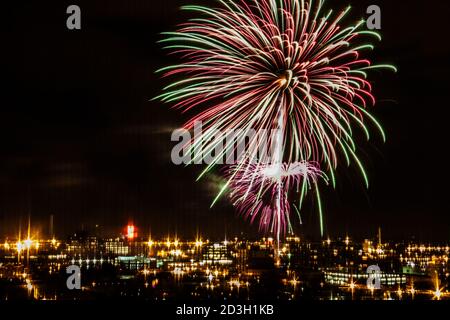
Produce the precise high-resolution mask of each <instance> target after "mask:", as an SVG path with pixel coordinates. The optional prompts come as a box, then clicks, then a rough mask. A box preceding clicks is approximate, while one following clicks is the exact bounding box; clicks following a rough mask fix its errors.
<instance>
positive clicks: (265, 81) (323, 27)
mask: <svg viewBox="0 0 450 320" xmlns="http://www.w3.org/2000/svg"><path fill="white" fill-rule="evenodd" d="M219 2H220V4H221V6H220V8H216V9H213V8H207V7H201V6H186V7H184V9H185V10H189V11H195V12H196V13H199V14H200V15H201V17H199V18H196V19H192V20H190V21H189V22H188V23H186V24H183V25H181V26H180V28H179V30H178V31H177V32H169V33H165V35H166V39H164V40H162V42H163V43H164V44H166V48H168V49H170V50H172V52H173V53H177V54H179V55H180V56H181V60H182V61H183V62H182V63H181V64H179V65H174V66H169V67H166V68H163V69H161V70H160V72H163V73H164V77H180V78H182V79H181V80H179V81H176V82H174V83H172V84H170V85H169V86H167V87H166V88H165V89H164V91H165V92H164V93H163V94H162V95H161V96H160V97H159V98H160V99H161V100H163V101H164V102H168V103H172V104H174V107H175V108H177V109H180V110H182V111H183V112H194V113H195V116H193V117H192V118H191V120H189V121H188V122H187V123H186V125H185V128H186V129H193V127H194V123H196V122H198V121H199V122H201V123H203V125H204V128H203V134H202V139H198V140H196V141H192V144H191V151H192V152H194V153H196V154H202V152H200V153H199V152H196V151H198V150H202V151H203V152H211V151H212V150H214V149H215V148H216V147H217V143H218V142H217V141H215V140H214V139H211V137H212V136H213V135H214V133H215V132H217V131H221V132H225V131H227V130H235V129H239V132H240V134H239V135H238V136H237V137H236V139H237V142H238V143H239V142H240V141H241V142H242V141H244V140H245V139H246V137H248V133H249V132H250V131H251V130H256V131H260V130H265V129H277V130H278V131H279V135H278V136H277V138H276V139H272V140H269V148H271V149H273V150H275V155H271V156H270V158H267V159H259V160H258V161H259V162H258V163H259V164H257V165H256V167H254V165H253V164H252V163H253V160H254V159H256V157H257V156H256V154H255V153H254V152H248V153H247V154H246V155H245V157H244V158H243V159H242V160H241V161H240V162H239V163H237V164H236V165H234V166H232V167H231V168H230V169H229V170H228V179H229V180H228V183H227V185H226V186H225V187H224V188H223V190H222V191H221V192H220V194H219V195H218V198H219V197H220V196H221V195H222V194H223V193H224V192H225V191H226V190H227V189H231V193H232V198H233V199H234V202H235V204H236V205H238V206H239V208H240V210H241V211H245V212H246V213H247V214H248V215H249V216H252V220H254V219H255V218H256V217H259V218H260V221H261V223H262V225H263V226H264V225H267V224H268V225H271V228H272V229H275V230H276V232H277V234H278V236H279V235H280V233H282V231H283V230H286V228H287V226H288V225H290V224H289V214H290V205H289V200H288V198H289V197H288V193H289V191H290V190H291V189H292V188H294V189H300V190H301V191H302V192H301V199H303V197H304V195H305V194H306V193H307V191H308V190H311V189H314V190H315V191H316V192H315V194H316V195H317V198H318V200H319V205H320V195H319V192H318V183H319V180H325V181H328V177H329V181H331V183H332V185H333V186H334V184H335V171H336V169H337V168H338V166H339V164H341V163H342V162H344V163H346V165H350V164H351V163H356V165H357V166H358V168H359V169H360V171H361V173H362V176H363V179H364V181H365V184H366V185H367V186H368V177H367V175H366V173H365V171H364V167H363V164H362V162H361V161H360V159H359V158H358V155H357V153H358V150H357V146H356V143H355V142H354V139H353V136H354V132H355V128H356V127H359V128H361V129H362V132H364V133H365V135H366V136H367V138H368V139H369V138H370V135H369V131H370V130H369V129H370V127H375V128H377V129H378V130H379V131H380V133H381V135H382V137H383V139H384V138H385V136H384V133H383V130H382V127H381V125H380V124H379V123H378V122H377V121H376V120H375V119H374V117H373V116H372V115H371V114H370V113H369V112H368V111H367V108H368V107H369V106H371V105H373V104H374V103H375V98H374V96H373V95H372V93H371V91H372V87H371V84H370V83H369V81H368V80H366V78H367V73H366V72H367V71H368V70H370V69H382V68H387V69H393V70H395V68H394V67H393V66H390V65H372V64H371V62H370V61H369V60H368V59H366V58H364V57H363V52H364V51H365V50H368V49H373V46H372V45H371V44H369V43H365V42H364V41H365V40H364V39H367V38H371V37H373V38H377V39H381V38H380V36H379V35H378V34H377V33H375V32H372V31H366V30H364V26H365V24H364V21H359V22H358V23H356V24H355V25H345V24H344V22H343V21H344V20H345V19H344V17H345V16H346V15H347V13H348V11H349V9H350V8H347V9H345V10H343V11H341V12H339V13H337V14H333V12H332V11H327V12H325V11H324V10H323V3H324V1H322V0H320V1H313V0H258V1H257V0H240V1H219ZM369 123H370V125H369ZM259 143H260V142H259V141H258V139H257V138H256V137H254V138H252V139H251V140H250V141H249V144H250V145H258V144H259ZM233 148H235V145H234V144H233V145H228V146H227V147H226V148H224V149H223V152H222V153H219V154H216V160H217V161H213V163H211V164H210V165H208V166H207V168H206V169H205V171H204V173H206V172H208V171H209V170H211V169H212V168H213V167H214V166H215V165H217V163H219V161H220V159H223V157H224V156H225V155H226V154H229V152H230V149H233ZM200 156H201V155H200ZM194 161H195V159H194ZM252 171H253V172H252ZM271 172H276V178H274V177H273V176H271V174H270V173H271ZM216 200H217V199H216ZM320 211H321V210H320ZM321 221H322V217H321ZM321 229H322V230H321V231H322V233H323V226H322V223H321Z"/></svg>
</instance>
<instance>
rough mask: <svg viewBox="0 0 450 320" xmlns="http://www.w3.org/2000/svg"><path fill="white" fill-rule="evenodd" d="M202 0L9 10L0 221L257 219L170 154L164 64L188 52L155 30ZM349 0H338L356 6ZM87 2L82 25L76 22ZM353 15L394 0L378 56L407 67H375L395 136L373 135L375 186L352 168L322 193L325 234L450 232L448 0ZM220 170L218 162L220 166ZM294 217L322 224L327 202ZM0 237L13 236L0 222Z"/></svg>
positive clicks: (112, 227) (180, 225) (441, 235)
mask: <svg viewBox="0 0 450 320" xmlns="http://www.w3.org/2000/svg"><path fill="white" fill-rule="evenodd" d="M202 2H203V3H208V2H209V3H210V4H211V5H212V4H214V1H195V0H164V1H160V0H122V1H111V0H104V1H97V0H96V1H92V0H90V1H70V2H68V1H33V2H32V4H31V3H28V2H24V1H20V0H19V1H15V5H14V6H13V7H8V8H6V9H5V10H4V13H5V14H6V15H7V18H6V20H3V23H4V24H5V26H4V27H2V45H1V61H2V68H1V70H2V71H1V74H2V78H3V80H4V81H3V82H4V84H3V85H2V95H1V109H0V235H4V234H8V235H10V236H11V235H13V234H14V233H15V232H17V230H18V226H19V221H20V220H22V224H23V225H24V224H25V222H26V219H27V216H28V215H29V214H30V215H31V217H32V222H33V225H34V226H35V227H36V228H38V229H40V232H41V233H42V234H46V232H48V220H49V215H50V214H53V215H54V216H55V228H56V231H57V234H58V235H59V236H61V237H63V236H66V235H67V234H69V233H70V232H74V231H76V230H79V229H81V228H82V226H83V227H84V228H85V229H90V228H92V226H93V225H95V224H98V225H99V226H100V229H101V230H103V231H104V233H111V232H115V233H117V232H119V231H120V229H121V228H122V227H123V226H125V225H126V224H127V222H129V221H134V222H135V223H136V224H137V225H138V227H139V228H140V230H141V231H143V232H145V233H147V232H148V231H149V230H151V232H152V234H154V235H164V234H167V233H168V232H170V233H172V234H173V233H175V232H177V233H178V234H179V235H181V236H185V237H191V236H194V235H195V234H196V232H197V230H200V231H201V232H202V233H203V234H205V235H209V236H211V237H222V236H224V235H225V234H227V235H229V236H234V235H236V234H239V233H240V232H243V233H244V234H246V235H248V236H249V237H252V236H254V235H256V234H257V228H255V227H250V226H248V223H247V222H245V221H243V220H242V219H241V218H240V217H238V216H236V213H235V210H234V209H233V208H232V207H231V206H230V204H229V201H228V200H227V198H224V199H223V200H222V201H221V202H220V203H219V204H218V205H217V206H216V207H214V208H213V209H209V206H210V204H211V202H212V200H213V199H214V197H215V195H216V193H217V191H218V189H217V185H218V183H219V182H220V176H219V175H211V176H209V177H207V178H206V179H205V180H203V181H200V182H197V183H196V182H195V178H196V176H197V174H198V173H199V172H200V171H201V169H202V167H192V168H184V167H177V166H174V165H173V164H172V163H171V160H170V150H171V148H172V146H173V144H172V143H171V142H170V135H171V132H172V130H174V129H176V128H178V127H180V126H181V125H182V124H183V120H184V118H183V117H182V116H181V115H180V114H179V112H178V111H174V110H171V109H170V106H169V105H164V104H162V103H160V102H154V101H150V99H151V98H153V97H155V96H156V95H157V94H158V93H159V92H160V90H161V89H162V87H163V85H164V84H167V82H166V81H161V80H160V79H159V76H158V75H156V74H155V72H154V71H155V70H157V69H158V68H160V67H162V66H166V65H169V64H171V63H174V62H177V61H178V60H177V59H176V58H175V57H168V56H167V52H165V51H164V50H162V48H161V45H159V44H157V43H156V42H157V41H158V40H160V39H162V36H161V35H160V32H162V31H171V30H174V29H175V28H176V24H177V23H180V22H183V21H184V20H185V19H186V15H185V13H182V12H180V10H179V7H180V5H182V4H191V3H202ZM351 2H352V0H343V1H328V6H329V7H335V8H336V9H340V8H344V7H345V6H346V5H347V4H349V3H351ZM70 4H77V5H79V6H80V7H81V11H82V30H80V31H69V30H67V28H66V18H67V14H66V8H67V6H68V5H70ZM351 4H353V9H352V13H351V17H352V18H354V19H349V20H347V21H349V22H354V21H356V20H358V19H359V18H361V17H363V16H365V8H367V6H368V5H369V4H378V5H380V6H381V9H382V30H381V32H382V35H383V41H382V42H381V43H379V44H377V49H376V50H375V51H374V52H373V53H372V54H371V58H373V60H375V61H376V62H380V63H393V64H395V65H396V66H397V67H398V68H399V72H398V73H397V74H394V73H391V72H389V71H383V72H374V73H373V74H372V75H373V76H372V78H371V79H372V80H373V84H374V88H375V94H376V96H377V98H378V104H377V106H376V107H375V108H374V109H372V112H373V114H374V115H375V116H376V117H378V118H379V119H380V120H381V122H382V123H383V124H384V127H385V129H386V132H387V134H388V141H387V143H386V144H383V143H382V142H381V139H379V138H377V137H376V135H375V136H374V139H373V141H371V143H369V144H367V143H364V142H363V144H362V150H361V154H362V158H363V159H364V161H365V163H366V167H367V171H368V172H369V178H370V181H371V187H370V189H369V190H366V189H365V188H364V186H363V185H364V184H363V181H362V179H361V178H360V177H359V176H358V174H357V172H356V169H355V168H351V169H347V168H346V167H345V166H344V167H341V168H340V169H339V171H338V186H337V190H330V191H325V192H324V194H323V202H324V214H325V223H326V230H327V234H329V235H331V236H339V235H345V234H346V233H348V234H349V235H352V236H356V237H367V236H375V233H376V230H377V228H378V226H382V228H383V234H384V236H385V237H386V238H392V239H409V238H411V237H412V236H416V237H417V238H419V239H427V240H428V239H429V240H445V239H447V240H448V239H449V238H450V237H449V236H450V214H449V213H450V205H449V195H448V192H449V187H448V182H449V178H450V177H449V172H448V163H449V160H450V159H449V155H448V154H449V153H448V152H447V148H448V146H449V143H448V141H449V137H450V133H449V130H448V128H449V123H450V122H449V118H448V116H447V114H448V111H447V108H448V107H449V103H448V94H449V89H450V88H449V85H448V84H449V81H448V79H449V76H448V75H449V74H450V45H449V41H448V31H449V29H450V28H449V26H448V23H449V22H448V12H450V3H449V2H448V1H442V0H429V1H427V2H426V6H424V5H423V2H422V1H391V0H386V1H365V0H364V1H361V0H357V1H356V0H353V3H351ZM216 173H217V174H219V173H220V172H219V171H216ZM303 222H304V225H303V226H301V227H299V228H298V230H299V231H300V232H301V234H302V235H303V234H305V235H308V236H315V237H317V236H318V235H319V227H318V218H317V211H316V210H315V208H314V207H312V206H311V208H306V210H305V211H304V212H303ZM0 237H1V236H0Z"/></svg>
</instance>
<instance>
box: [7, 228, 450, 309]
mask: <svg viewBox="0 0 450 320" xmlns="http://www.w3.org/2000/svg"><path fill="white" fill-rule="evenodd" d="M130 226H131V225H130ZM128 227H129V226H127V228H126V231H127V237H110V238H105V239H101V238H97V237H93V236H90V237H83V238H82V237H75V236H74V237H70V238H69V239H68V240H64V241H57V240H55V239H54V238H51V239H49V240H38V239H37V238H35V239H33V238H31V237H27V238H26V239H25V240H20V238H18V239H10V240H9V242H8V241H7V240H4V239H3V240H2V243H3V245H1V246H0V280H1V279H2V277H4V276H3V275H8V277H17V279H18V281H19V283H22V287H23V288H25V289H26V290H28V291H29V293H30V294H29V295H28V297H30V298H33V297H36V299H43V298H48V296H45V290H44V292H42V293H40V292H41V291H40V290H38V289H37V287H36V285H34V283H35V281H36V283H39V284H40V286H41V283H45V282H43V281H42V280H39V278H36V277H39V276H40V275H39V274H35V273H34V272H33V270H38V269H39V268H42V269H44V270H45V269H47V270H48V274H49V276H50V275H53V274H55V275H56V274H58V273H59V272H61V271H62V270H64V268H66V266H67V265H73V264H75V265H78V266H81V267H83V268H84V270H85V271H84V272H89V271H90V270H92V272H99V271H100V270H102V268H103V266H105V265H111V266H113V268H117V270H118V272H119V275H118V276H117V277H118V278H119V279H121V281H134V282H133V283H134V284H133V285H132V286H131V284H130V286H131V287H130V288H129V290H134V289H135V290H140V289H143V288H144V289H145V288H150V287H151V288H153V290H159V289H158V288H160V289H161V290H164V295H165V294H166V292H168V293H170V290H172V289H167V288H165V289H164V288H163V287H161V286H165V285H169V286H175V287H176V286H178V285H180V286H181V287H182V286H183V285H184V284H185V281H186V283H189V284H194V286H195V288H198V289H194V291H193V292H192V296H194V297H203V295H204V294H208V295H216V294H222V293H223V294H224V295H227V296H230V295H231V296H230V297H233V295H234V294H236V295H239V294H241V293H242V290H258V288H259V287H260V288H263V287H264V285H265V283H264V281H265V280H263V279H264V278H263V277H262V275H263V274H264V272H266V271H268V270H271V271H270V272H276V273H279V274H280V279H282V281H280V285H282V288H283V289H282V291H280V293H279V294H281V296H283V295H284V294H285V298H286V299H288V300H294V299H297V298H301V297H302V295H304V294H305V293H304V291H303V282H302V281H300V280H299V278H300V275H301V277H302V278H303V277H305V278H310V277H311V276H310V275H308V273H307V272H306V273H305V271H304V269H303V271H300V269H298V266H301V267H302V268H311V269H317V268H320V269H321V273H322V276H323V278H321V279H322V280H321V282H320V283H317V286H318V287H320V288H332V290H333V292H334V293H335V294H333V295H329V294H328V295H322V296H321V297H322V298H323V299H329V298H332V299H337V298H339V299H349V300H350V299H351V300H354V299H355V297H356V298H357V299H379V298H380V297H382V299H386V300H388V299H392V293H394V294H395V295H396V299H399V300H404V299H407V298H411V297H412V298H413V299H415V297H416V296H417V297H421V298H422V297H428V299H434V300H446V299H447V298H449V295H448V293H446V292H445V291H444V288H446V287H447V286H448V281H447V279H448V273H449V272H448V269H449V267H450V266H449V265H448V261H449V260H448V255H449V252H448V251H445V248H446V247H445V246H436V247H433V246H430V245H427V246H423V245H419V244H417V245H412V244H410V245H408V246H407V247H404V249H402V247H401V246H398V245H397V244H396V243H388V242H385V243H383V253H382V254H381V255H379V254H378V253H377V248H380V247H379V244H377V243H376V242H373V241H364V242H358V241H356V240H352V241H351V248H353V249H352V250H350V247H349V246H350V238H349V237H344V238H343V239H342V238H338V239H331V238H328V239H327V240H320V241H318V242H317V243H316V242H310V241H307V240H304V241H299V239H300V238H299V237H294V236H292V237H289V238H287V239H286V241H285V242H284V243H280V244H278V243H276V242H275V241H272V242H271V241H270V239H269V238H263V239H260V240H253V241H252V240H243V239H239V238H235V237H233V238H231V239H233V240H226V242H225V241H223V240H222V241H220V240H216V241H212V242H210V241H203V240H202V239H201V238H200V237H197V238H196V239H195V240H193V241H191V240H180V239H178V238H176V237H175V238H173V239H172V240H171V239H170V238H169V237H166V238H163V239H152V237H151V236H147V237H142V238H139V237H137V235H136V227H134V226H132V227H134V229H133V228H128ZM128 231H129V232H128ZM128 233H130V234H129V235H136V236H135V237H133V241H132V242H131V241H130V237H128V236H129V235H128ZM297 239H298V240H297ZM12 243H15V244H16V245H15V247H14V246H13V245H12ZM347 243H348V245H347ZM324 244H325V245H324ZM278 245H279V249H278ZM420 248H424V250H422V251H421V249H420ZM24 250H25V251H27V257H26V259H23V257H22V255H21V253H22V252H23V251H24ZM278 250H279V252H280V254H279V255H277V254H275V252H277V251H278ZM353 250H354V252H357V253H358V254H356V255H355V253H354V252H353ZM30 251H33V254H29V253H30ZM15 253H17V254H15ZM325 256H326V257H329V258H328V259H327V260H323V259H321V258H320V257H325ZM253 257H255V258H253ZM446 258H447V259H446ZM22 259H23V260H24V261H22ZM369 260H370V261H371V262H372V263H374V262H375V263H380V264H381V265H384V266H386V265H391V267H390V268H388V269H386V268H383V270H382V273H381V279H380V281H381V289H375V287H373V286H366V281H367V277H368V275H367V273H366V272H365V270H366V269H367V265H368V261H369ZM387 261H389V264H387V263H385V262H387ZM393 261H398V263H399V265H400V266H401V267H399V268H397V267H395V266H396V263H393ZM383 262H384V263H383ZM260 263H261V264H260ZM36 265H37V266H39V267H38V268H36V267H35V266H36ZM10 266H11V267H10ZM28 266H30V267H31V268H29V267H28ZM44 266H45V267H44ZM9 268H10V269H9ZM402 268H406V269H402ZM8 270H9V271H8ZM419 270H420V271H419ZM122 272H123V273H122ZM167 272H170V274H171V275H172V276H173V278H167ZM408 272H411V275H409V273H408ZM419 272H422V273H421V274H422V276H423V277H426V276H428V277H430V279H433V280H432V283H433V284H434V286H433V288H424V289H417V288H414V281H413V280H414V278H413V277H414V274H416V273H419ZM165 274H166V275H165ZM141 277H142V278H141ZM141 279H142V282H141ZM94 280H95V281H94ZM92 281H94V282H90V283H91V284H92V285H89V286H85V287H83V288H84V290H85V291H95V290H97V287H98V290H103V289H104V288H105V286H108V288H111V290H113V289H112V288H114V284H113V283H109V284H108V282H107V283H105V282H104V281H97V279H94V278H92ZM170 281H174V283H172V284H171V282H170ZM308 281H311V280H308ZM94 283H96V285H93V284H94ZM139 284H140V285H142V288H141V287H139ZM102 288H103V289H102ZM403 288H405V289H403ZM206 289H207V290H208V293H205V292H203V291H202V290H206ZM236 289H237V290H236ZM167 290H169V291H167ZM212 290H214V292H212ZM31 291H33V294H31ZM281 292H283V293H281ZM405 293H406V294H405ZM141 294H142V292H141ZM316 294H320V292H319V291H317V292H316Z"/></svg>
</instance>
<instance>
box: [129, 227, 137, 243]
mask: <svg viewBox="0 0 450 320" xmlns="http://www.w3.org/2000/svg"><path fill="white" fill-rule="evenodd" d="M136 237H137V231H136V227H135V226H134V225H132V224H129V225H128V226H127V238H128V240H133V239H134V238H136Z"/></svg>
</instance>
